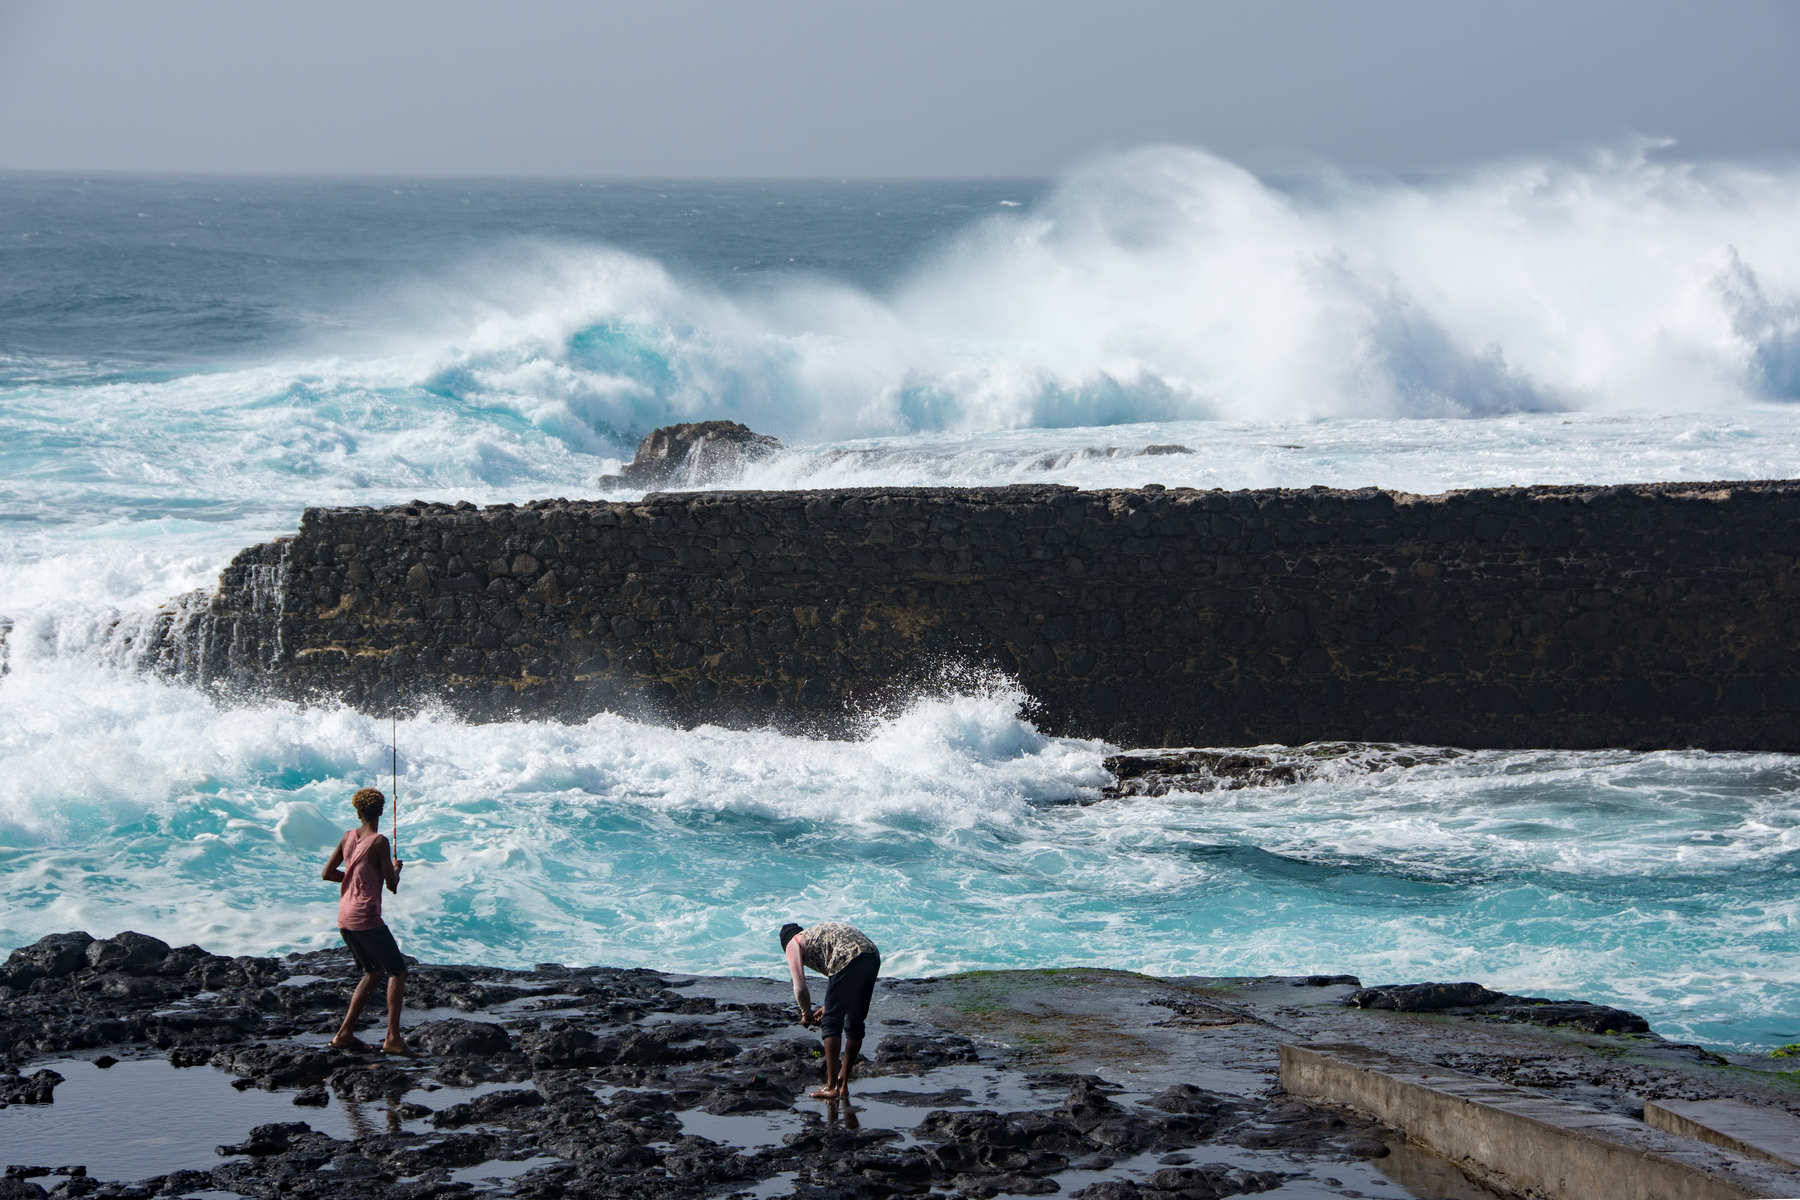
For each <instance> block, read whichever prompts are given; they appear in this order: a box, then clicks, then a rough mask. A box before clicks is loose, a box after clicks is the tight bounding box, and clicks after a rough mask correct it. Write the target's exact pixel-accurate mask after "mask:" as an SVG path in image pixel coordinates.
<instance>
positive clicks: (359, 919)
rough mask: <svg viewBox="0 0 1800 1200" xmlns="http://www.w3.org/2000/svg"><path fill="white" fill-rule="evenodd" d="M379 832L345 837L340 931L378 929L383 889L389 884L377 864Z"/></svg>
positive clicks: (339, 896) (340, 894)
mask: <svg viewBox="0 0 1800 1200" xmlns="http://www.w3.org/2000/svg"><path fill="white" fill-rule="evenodd" d="M379 841H381V835H380V834H379V833H370V834H365V833H363V832H362V831H361V830H356V829H353V830H351V831H350V832H349V833H348V834H346V835H345V836H344V882H343V883H341V884H339V885H338V928H339V929H352V930H355V929H374V928H375V927H376V926H378V925H380V924H381V923H382V921H381V886H382V884H383V883H385V882H387V881H386V880H385V879H384V878H383V877H382V874H381V864H380V863H379V862H378V861H376V857H375V844H376V843H377V842H379Z"/></svg>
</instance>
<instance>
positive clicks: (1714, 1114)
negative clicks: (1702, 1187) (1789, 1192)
mask: <svg viewBox="0 0 1800 1200" xmlns="http://www.w3.org/2000/svg"><path fill="white" fill-rule="evenodd" d="M1644 1120H1645V1121H1646V1122H1648V1123H1649V1124H1650V1125H1651V1126H1652V1127H1653V1128H1656V1129H1664V1130H1667V1131H1668V1132H1670V1133H1678V1134H1680V1135H1681V1136H1682V1137H1691V1138H1698V1139H1700V1140H1701V1141H1703V1142H1711V1143H1712V1144H1713V1145H1715V1146H1723V1147H1725V1148H1726V1149H1727V1150H1735V1151H1737V1152H1738V1153H1739V1154H1747V1155H1749V1156H1750V1157H1751V1158H1760V1159H1763V1160H1764V1161H1765V1162H1772V1163H1778V1164H1780V1165H1782V1166H1784V1167H1795V1168H1800V1117H1796V1116H1795V1115H1794V1114H1793V1113H1791V1112H1787V1111H1786V1110H1784V1109H1779V1108H1767V1107H1764V1106H1763V1105H1760V1104H1745V1103H1744V1102H1743V1101H1742V1100H1652V1101H1650V1102H1648V1103H1647V1104H1645V1105H1644Z"/></svg>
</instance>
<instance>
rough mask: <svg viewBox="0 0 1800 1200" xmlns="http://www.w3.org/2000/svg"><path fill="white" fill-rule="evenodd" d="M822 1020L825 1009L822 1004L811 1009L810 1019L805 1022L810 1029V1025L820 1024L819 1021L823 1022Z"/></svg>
mask: <svg viewBox="0 0 1800 1200" xmlns="http://www.w3.org/2000/svg"><path fill="white" fill-rule="evenodd" d="M824 1020H825V1009H824V1007H823V1006H821V1007H819V1008H815V1009H813V1010H812V1020H810V1021H808V1022H807V1028H809V1029H810V1028H812V1027H813V1026H814V1025H817V1024H820V1023H821V1022H823V1021H824Z"/></svg>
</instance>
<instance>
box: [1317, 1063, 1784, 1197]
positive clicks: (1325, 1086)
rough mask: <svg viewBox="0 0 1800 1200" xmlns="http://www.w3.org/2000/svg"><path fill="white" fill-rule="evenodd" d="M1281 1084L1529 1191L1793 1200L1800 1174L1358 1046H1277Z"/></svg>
mask: <svg viewBox="0 0 1800 1200" xmlns="http://www.w3.org/2000/svg"><path fill="white" fill-rule="evenodd" d="M1281 1084H1282V1086H1283V1087H1284V1088H1286V1089H1287V1091H1288V1093H1289V1094H1290V1095H1293V1096H1295V1097H1297V1098H1300V1099H1303V1100H1313V1101H1319V1102H1323V1103H1326V1104H1332V1105H1337V1106H1340V1107H1344V1108H1350V1109H1354V1110H1356V1111H1358V1112H1361V1113H1365V1114H1367V1115H1368V1116H1371V1117H1374V1118H1375V1119H1376V1120H1378V1121H1381V1122H1382V1123H1383V1124H1386V1125H1389V1126H1391V1127H1393V1128H1395V1129H1398V1130H1400V1131H1401V1132H1403V1133H1405V1134H1406V1135H1407V1136H1408V1137H1410V1138H1412V1139H1413V1140H1415V1141H1417V1142H1420V1143H1422V1144H1424V1145H1426V1146H1428V1147H1430V1148H1431V1149H1432V1150H1434V1151H1435V1152H1437V1153H1438V1154H1440V1155H1443V1156H1444V1157H1445V1158H1448V1159H1450V1160H1451V1161H1452V1162H1455V1163H1456V1164H1458V1165H1459V1166H1461V1167H1463V1168H1464V1169H1465V1170H1467V1171H1468V1172H1469V1173H1470V1174H1472V1175H1475V1176H1477V1177H1478V1178H1482V1179H1485V1180H1488V1181H1491V1182H1493V1183H1495V1184H1497V1185H1499V1186H1500V1187H1502V1188H1505V1189H1507V1190H1509V1191H1514V1192H1521V1193H1525V1194H1527V1195H1531V1196H1542V1197H1559V1198H1561V1197H1566V1198H1567V1200H1644V1198H1646V1197H1656V1198H1658V1200H1746V1198H1749V1197H1761V1198H1768V1197H1800V1172H1796V1171H1793V1170H1791V1169H1783V1168H1781V1167H1777V1166H1774V1165H1772V1164H1770V1163H1767V1162H1763V1161H1758V1160H1755V1159H1750V1158H1746V1157H1745V1156H1743V1155H1742V1154H1738V1153H1734V1152H1732V1151H1730V1150H1726V1149H1723V1148H1716V1147H1714V1146H1710V1145H1705V1144H1702V1143H1699V1142H1694V1141H1689V1140H1687V1139H1685V1138H1680V1137H1676V1136H1674V1135H1672V1134H1669V1133H1664V1132H1662V1131H1660V1130H1655V1129H1651V1128H1650V1127H1649V1126H1648V1125H1646V1124H1644V1123H1642V1122H1639V1121H1634V1120H1632V1119H1630V1118H1628V1117H1623V1116H1619V1115H1617V1114H1614V1113H1607V1112H1602V1111H1600V1110H1599V1109H1595V1108H1589V1107H1586V1106H1585V1105H1579V1104H1572V1103H1568V1102H1566V1101H1561V1100H1555V1099H1552V1098H1549V1097H1546V1096H1541V1095H1535V1094H1533V1093H1531V1092H1527V1091H1524V1090H1523V1089H1520V1088H1515V1087H1510V1086H1508V1085H1506V1084H1503V1083H1497V1082H1495V1081H1493V1080H1489V1079H1480V1078H1477V1077H1475V1076H1473V1075H1464V1074H1461V1073H1459V1072H1456V1071H1449V1070H1445V1069H1444V1068H1442V1067H1437V1066H1433V1065H1431V1064H1430V1063H1423V1062H1417V1061H1414V1060H1411V1059H1404V1058H1398V1057H1395V1056H1393V1055H1388V1054H1383V1053H1381V1052H1380V1051H1376V1050H1370V1049H1368V1048H1367V1047H1364V1046H1351V1045H1307V1046H1299V1045H1293V1044H1286V1045H1283V1046H1282V1047H1281Z"/></svg>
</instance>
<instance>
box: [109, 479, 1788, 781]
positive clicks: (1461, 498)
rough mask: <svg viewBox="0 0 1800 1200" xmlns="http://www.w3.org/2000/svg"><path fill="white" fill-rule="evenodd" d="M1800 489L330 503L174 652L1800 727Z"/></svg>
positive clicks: (857, 699) (1488, 735) (1508, 730)
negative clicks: (983, 684) (1010, 684)
mask: <svg viewBox="0 0 1800 1200" xmlns="http://www.w3.org/2000/svg"><path fill="white" fill-rule="evenodd" d="M1797 532H1800V482H1793V481H1781V482H1755V483H1744V482H1733V483H1712V484H1646V485H1634V486H1619V487H1593V488H1590V487H1526V488H1507V489H1494V490H1471V491H1460V492H1450V493H1446V494H1443V495H1438V496H1413V495H1405V494H1396V493H1390V492H1383V491H1377V490H1374V489H1366V490H1359V491H1338V490H1329V489H1323V488H1316V489H1309V490H1305V491H1286V490H1283V491H1247V492H1223V491H1195V490H1189V489H1170V490H1164V489H1162V488H1158V487H1154V486H1152V487H1146V488H1143V489H1137V490H1111V491H1092V492H1087V491H1079V490H1076V489H1074V488H1064V487H1048V486H1036V487H1012V488H977V489H948V488H931V489H919V488H883V489H854V490H839V491H810V492H774V493H770V492H704V493H656V494H651V495H649V496H646V497H645V498H644V499H643V500H641V501H638V502H625V503H606V502H586V501H564V500H547V501H536V502H533V503H530V504H527V505H523V506H517V507H515V506H510V505H503V506H496V507H489V508H476V507H474V506H472V505H468V504H459V505H455V506H449V505H439V504H424V503H415V504H411V505H407V506H401V507H393V508H385V509H341V508H340V509H324V508H321V509H309V510H308V511H307V512H306V514H305V516H304V517H303V519H302V521H301V524H300V529H299V532H298V533H297V534H295V535H294V536H292V537H289V538H284V539H281V540H279V541H276V542H273V543H269V544H267V545H263V546H257V547H253V548H251V549H249V550H246V551H245V552H243V553H242V554H240V555H239V556H238V558H237V559H236V560H235V561H234V562H233V563H232V564H231V565H230V567H229V568H228V569H227V570H226V571H225V572H224V574H223V576H222V578H221V581H220V587H219V589H218V591H217V593H216V594H214V595H211V596H204V597H193V598H189V599H187V600H185V601H183V602H181V603H178V604H176V605H173V606H172V607H171V608H170V609H169V610H168V611H167V612H165V613H164V614H163V616H162V618H161V619H160V621H159V622H158V623H157V625H156V627H155V628H154V629H153V630H152V631H151V633H150V634H149V636H148V638H147V641H146V643H145V644H143V645H141V646H140V650H141V652H142V653H143V654H144V656H145V658H146V660H147V661H149V662H150V663H152V664H154V665H155V666H156V667H157V668H158V669H161V670H164V671H167V672H169V673H171V674H174V675H178V676H181V677H184V678H189V679H192V680H195V681H198V682H202V683H206V684H209V685H211V686H214V687H216V688H219V689H221V690H243V691H249V692H255V693H261V694H275V695H281V696H289V697H298V698H315V697H329V698H338V699H342V700H344V701H346V702H348V703H350V704H353V705H356V706H358V707H361V708H364V709H368V710H371V711H384V710H387V709H389V708H394V707H409V706H415V705H419V704H422V703H426V702H430V701H437V702H442V703H445V704H448V705H449V706H451V707H452V708H453V709H454V710H456V711H459V712H461V713H464V714H466V715H468V716H470V717H473V718H476V719H487V718H501V717H508V716H513V715H524V716H554V717H560V718H582V717H585V716H587V715H591V714H593V713H595V712H597V711H600V710H603V709H614V710H620V711H628V712H636V713H640V714H642V715H645V716H649V717H654V718H656V719H662V720H672V721H677V722H682V723H696V722H717V723H723V724H745V723H777V724H783V725H788V726H792V727H797V728H803V729H809V730H822V731H826V732H834V731H843V730H845V729H846V728H848V727H852V726H853V725H854V714H858V713H861V712H868V711H870V710H879V709H881V708H884V707H887V706H891V705H892V704H895V703H898V702H900V701H902V700H904V699H905V698H906V697H907V696H908V695H911V694H914V693H916V692H917V691H919V690H921V689H935V688H941V687H942V686H943V683H944V677H945V675H946V674H950V675H954V674H956V673H957V672H960V671H969V670H973V671H976V672H980V671H994V672H999V673H1003V674H1005V675H1008V676H1011V677H1012V678H1014V679H1016V680H1017V681H1018V683H1019V684H1020V685H1021V686H1022V687H1023V689H1024V690H1025V691H1026V692H1027V693H1029V695H1030V696H1031V697H1032V699H1033V701H1034V702H1035V704H1036V709H1035V710H1034V711H1033V712H1032V714H1031V716H1032V719H1033V720H1034V721H1035V722H1036V723H1037V724H1038V725H1039V726H1040V727H1042V728H1045V729H1046V730H1049V731H1052V732H1057V733H1076V734H1084V735H1096V736H1103V737H1106V738H1109V739H1111V740H1113V741H1115V742H1118V743H1122V744H1126V745H1195V744H1200V745H1206V744H1211V745H1233V744H1246V743H1261V742H1290V743H1294V742H1304V741H1309V740H1314V739H1349V740H1357V741H1396V742H1413V743H1435V744H1445V745H1461V746H1470V747H1560V748H1590V747H1606V746H1617V747H1632V748H1645V749H1648V748H1661V747H1686V746H1696V747H1705V748H1710V749H1718V750H1731V749H1765V750H1782V751H1796V750H1800V719H1797V718H1800V667H1796V663H1795V656H1794V650H1795V646H1796V641H1797V640H1800V634H1797V633H1796V626H1795V623H1794V621H1793V612H1794V605H1795V599H1796V597H1797V596H1800V558H1797V557H1796V556H1797V553H1800V537H1796V533H1797Z"/></svg>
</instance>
